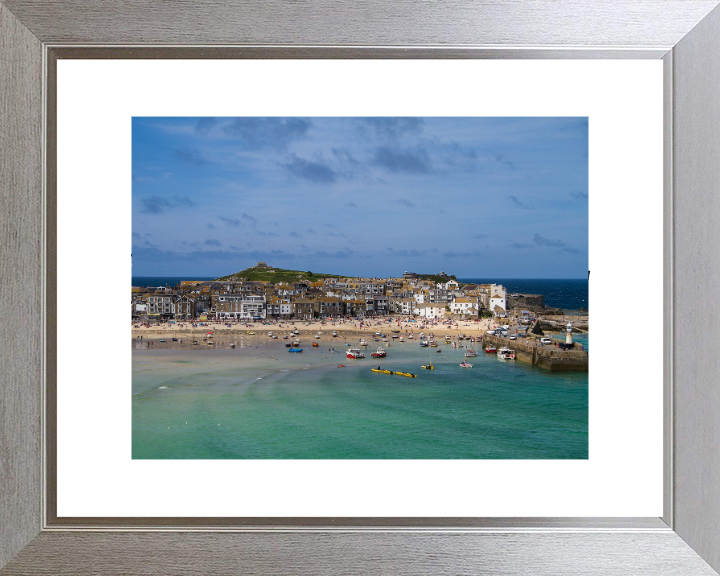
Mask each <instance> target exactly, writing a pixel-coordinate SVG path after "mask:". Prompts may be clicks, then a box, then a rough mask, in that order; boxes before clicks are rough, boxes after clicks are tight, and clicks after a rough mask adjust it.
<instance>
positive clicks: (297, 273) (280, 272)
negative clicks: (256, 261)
mask: <svg viewBox="0 0 720 576" xmlns="http://www.w3.org/2000/svg"><path fill="white" fill-rule="evenodd" d="M323 278H343V276H339V275H337V274H317V273H315V272H312V271H310V270H307V271H301V270H285V269H283V268H255V267H252V268H246V269H245V270H240V272H236V273H235V274H230V275H228V276H223V277H222V278H218V280H231V281H240V280H245V281H248V282H253V281H258V282H272V283H274V284H279V283H280V282H287V283H290V284H292V283H293V282H300V281H301V280H305V281H306V282H317V281H319V280H322V279H323Z"/></svg>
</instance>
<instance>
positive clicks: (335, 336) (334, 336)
mask: <svg viewBox="0 0 720 576" xmlns="http://www.w3.org/2000/svg"><path fill="white" fill-rule="evenodd" d="M332 335H333V338H337V332H335V331H334V330H333V333H332Z"/></svg>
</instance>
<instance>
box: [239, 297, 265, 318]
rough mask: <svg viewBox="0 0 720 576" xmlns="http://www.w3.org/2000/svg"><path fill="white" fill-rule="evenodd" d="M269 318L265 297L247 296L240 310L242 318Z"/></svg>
mask: <svg viewBox="0 0 720 576" xmlns="http://www.w3.org/2000/svg"><path fill="white" fill-rule="evenodd" d="M266 317H267V307H266V306H265V296H245V297H243V300H242V307H241V308H240V318H249V319H251V320H252V319H253V318H262V319H265V318H266Z"/></svg>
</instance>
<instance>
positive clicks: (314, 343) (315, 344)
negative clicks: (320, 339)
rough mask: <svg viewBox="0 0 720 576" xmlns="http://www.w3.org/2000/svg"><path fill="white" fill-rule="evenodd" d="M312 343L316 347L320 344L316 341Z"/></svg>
mask: <svg viewBox="0 0 720 576" xmlns="http://www.w3.org/2000/svg"><path fill="white" fill-rule="evenodd" d="M312 345H313V348H317V347H318V346H320V344H318V343H317V342H313V343H312Z"/></svg>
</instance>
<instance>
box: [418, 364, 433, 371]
mask: <svg viewBox="0 0 720 576" xmlns="http://www.w3.org/2000/svg"><path fill="white" fill-rule="evenodd" d="M420 368H424V369H425V370H435V366H433V365H432V364H423V365H422V366H420Z"/></svg>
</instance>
